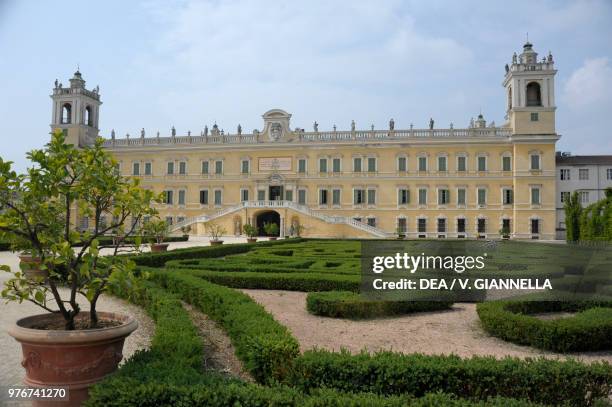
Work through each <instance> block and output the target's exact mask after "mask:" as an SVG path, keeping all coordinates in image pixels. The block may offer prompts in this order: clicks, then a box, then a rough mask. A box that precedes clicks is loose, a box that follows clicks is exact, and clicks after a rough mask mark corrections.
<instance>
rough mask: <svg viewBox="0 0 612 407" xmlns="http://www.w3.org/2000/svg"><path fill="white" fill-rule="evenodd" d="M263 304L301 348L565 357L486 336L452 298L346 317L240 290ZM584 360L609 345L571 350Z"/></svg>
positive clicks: (468, 307)
mask: <svg viewBox="0 0 612 407" xmlns="http://www.w3.org/2000/svg"><path fill="white" fill-rule="evenodd" d="M242 291H243V292H245V293H246V294H248V295H250V296H251V297H252V298H253V299H254V300H255V301H257V302H258V303H260V304H261V305H263V306H264V307H265V308H266V310H267V311H268V312H270V313H271V314H272V315H273V316H274V318H276V320H277V321H279V322H280V323H282V324H283V325H285V326H287V327H288V328H289V329H290V330H291V333H292V334H293V335H294V336H295V337H296V339H297V340H298V341H299V343H300V348H301V350H302V352H303V351H305V350H309V349H312V348H315V347H318V348H324V349H328V350H333V351H339V350H340V349H341V348H345V349H347V350H349V351H351V352H352V353H358V352H359V351H361V350H362V349H367V350H368V351H371V352H375V351H379V350H392V351H396V352H402V353H425V354H451V353H454V354H456V355H459V356H461V357H469V356H473V355H492V356H495V357H498V358H501V357H504V356H517V357H534V356H545V357H549V358H567V357H568V356H566V355H561V354H557V353H552V352H547V351H541V350H538V349H534V348H531V347H527V346H519V345H515V344H512V343H509V342H505V341H503V340H501V339H497V338H494V337H491V336H489V335H488V334H487V333H486V332H484V330H483V329H482V328H481V327H480V323H479V319H478V315H477V314H476V305H475V304H466V303H461V304H455V306H454V307H453V309H452V310H449V311H437V312H425V313H418V314H412V315H407V316H401V317H390V318H382V319H375V320H365V321H351V320H346V319H336V318H326V317H320V316H315V315H311V314H309V313H308V312H307V311H306V293H302V292H293V291H274V290H246V289H245V290H242ZM571 357H573V358H576V359H579V360H583V361H585V362H592V361H600V360H606V361H608V362H611V363H612V351H606V352H584V353H574V354H572V355H571Z"/></svg>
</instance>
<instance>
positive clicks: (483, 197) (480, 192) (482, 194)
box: [478, 188, 487, 205]
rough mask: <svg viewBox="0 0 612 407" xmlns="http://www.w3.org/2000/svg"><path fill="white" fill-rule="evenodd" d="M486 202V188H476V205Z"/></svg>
mask: <svg viewBox="0 0 612 407" xmlns="http://www.w3.org/2000/svg"><path fill="white" fill-rule="evenodd" d="M486 204H487V190H486V189H485V188H478V205H486Z"/></svg>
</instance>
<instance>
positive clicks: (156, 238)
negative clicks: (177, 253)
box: [144, 219, 168, 253]
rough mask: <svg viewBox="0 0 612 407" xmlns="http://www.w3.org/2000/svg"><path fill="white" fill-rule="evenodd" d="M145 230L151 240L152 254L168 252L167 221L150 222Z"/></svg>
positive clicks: (156, 220)
mask: <svg viewBox="0 0 612 407" xmlns="http://www.w3.org/2000/svg"><path fill="white" fill-rule="evenodd" d="M144 230H145V234H146V236H148V237H149V239H150V243H151V251H152V252H155V253H159V252H165V251H167V250H168V243H164V240H165V239H166V237H167V236H168V224H167V223H166V221H164V220H162V219H155V220H149V221H148V222H147V223H146V224H145V228H144Z"/></svg>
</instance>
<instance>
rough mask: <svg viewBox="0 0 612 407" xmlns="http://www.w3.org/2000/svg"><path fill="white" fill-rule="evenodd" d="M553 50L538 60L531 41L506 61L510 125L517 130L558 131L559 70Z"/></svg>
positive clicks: (519, 132) (543, 132) (553, 132)
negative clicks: (557, 93)
mask: <svg viewBox="0 0 612 407" xmlns="http://www.w3.org/2000/svg"><path fill="white" fill-rule="evenodd" d="M556 73H557V71H556V70H555V68H554V61H553V57H552V54H551V53H550V52H549V53H548V56H546V57H544V58H542V59H541V60H540V61H538V53H537V52H536V51H534V49H533V44H531V43H530V42H529V41H527V42H526V43H525V45H523V52H522V53H521V54H520V55H518V56H517V54H516V52H515V53H514V55H512V63H511V64H510V65H506V76H505V78H504V82H503V86H504V87H505V88H506V98H507V99H506V119H507V120H508V121H507V123H506V125H507V126H509V127H511V128H512V129H513V133H514V134H555V110H556V109H557V107H556V106H555V74H556Z"/></svg>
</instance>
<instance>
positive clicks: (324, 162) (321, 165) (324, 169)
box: [319, 158, 327, 172]
mask: <svg viewBox="0 0 612 407" xmlns="http://www.w3.org/2000/svg"><path fill="white" fill-rule="evenodd" d="M319 172H327V158H320V159H319Z"/></svg>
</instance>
